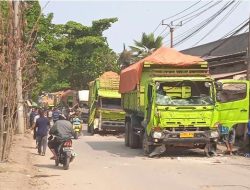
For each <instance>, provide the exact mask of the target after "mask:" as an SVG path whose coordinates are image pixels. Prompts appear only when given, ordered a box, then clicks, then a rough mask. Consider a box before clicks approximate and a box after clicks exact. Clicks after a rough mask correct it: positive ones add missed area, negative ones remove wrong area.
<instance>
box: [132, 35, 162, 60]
mask: <svg viewBox="0 0 250 190" xmlns="http://www.w3.org/2000/svg"><path fill="white" fill-rule="evenodd" d="M134 43H135V46H129V47H130V49H131V51H132V52H133V54H134V56H137V57H138V58H139V59H141V58H144V57H146V56H147V55H149V54H151V53H152V52H153V51H154V50H155V49H158V48H160V47H161V46H162V44H163V37H162V36H158V37H156V38H155V36H154V34H153V33H150V34H146V33H145V32H143V33H142V37H141V40H140V41H136V40H134Z"/></svg>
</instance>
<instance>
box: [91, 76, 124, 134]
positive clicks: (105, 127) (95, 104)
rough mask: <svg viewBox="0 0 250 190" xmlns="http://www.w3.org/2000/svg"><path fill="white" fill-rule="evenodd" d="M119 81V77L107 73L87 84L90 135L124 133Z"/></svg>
mask: <svg viewBox="0 0 250 190" xmlns="http://www.w3.org/2000/svg"><path fill="white" fill-rule="evenodd" d="M119 81H120V76H119V75H118V74H117V73H114V72H112V71H109V72H105V73H104V74H102V75H101V76H100V77H99V78H97V79H96V80H94V81H92V82H90V83H89V117H88V132H89V133H91V134H92V135H93V134H94V133H97V132H98V131H118V132H124V118H125V112H124V111H123V110H122V108H121V94H120V93H119V92H118V90H119Z"/></svg>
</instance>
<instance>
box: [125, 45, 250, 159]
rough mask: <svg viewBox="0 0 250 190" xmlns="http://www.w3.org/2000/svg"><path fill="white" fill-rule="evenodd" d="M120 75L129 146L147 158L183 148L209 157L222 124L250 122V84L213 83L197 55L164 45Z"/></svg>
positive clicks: (205, 65)
mask: <svg viewBox="0 0 250 190" xmlns="http://www.w3.org/2000/svg"><path fill="white" fill-rule="evenodd" d="M120 76H121V80H120V93H121V94H122V107H123V109H124V110H125V111H126V116H125V145H126V146H129V147H131V148H139V147H142V148H143V150H144V153H145V155H149V156H153V155H154V154H160V153H162V152H165V150H166V149H167V148H168V147H179V146H180V147H187V148H201V149H204V150H205V153H206V154H207V155H208V156H211V155H213V154H214V153H215V151H216V145H217V140H218V137H219V133H218V127H219V126H224V127H226V128H228V129H229V130H231V129H232V128H233V127H234V126H235V125H237V124H239V123H247V122H248V117H249V93H248V92H249V83H248V82H247V81H239V80H238V81H237V80H230V79H228V80H223V81H220V82H215V81H214V80H213V79H212V78H211V77H210V76H209V72H208V67H207V62H205V61H204V60H202V59H201V58H199V57H194V56H189V55H185V54H182V53H180V52H177V51H176V50H174V49H170V48H164V47H162V48H160V49H158V50H156V51H155V52H153V53H152V55H150V56H148V57H146V58H144V59H143V60H141V61H139V62H137V63H135V64H133V65H130V66H129V67H127V68H126V69H124V70H122V72H121V75H120Z"/></svg>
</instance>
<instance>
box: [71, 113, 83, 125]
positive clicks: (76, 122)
mask: <svg viewBox="0 0 250 190" xmlns="http://www.w3.org/2000/svg"><path fill="white" fill-rule="evenodd" d="M72 123H73V125H80V124H81V120H80V119H79V117H78V116H77V114H74V117H73V119H72Z"/></svg>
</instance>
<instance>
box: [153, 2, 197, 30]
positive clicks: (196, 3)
mask: <svg viewBox="0 0 250 190" xmlns="http://www.w3.org/2000/svg"><path fill="white" fill-rule="evenodd" d="M200 2H201V0H200V1H198V2H196V3H194V4H192V5H191V6H189V7H187V8H186V9H184V10H182V11H181V12H179V13H177V14H175V15H172V16H170V17H167V18H165V19H163V20H168V19H170V18H173V17H175V16H178V15H180V14H182V13H183V12H185V11H187V10H189V9H191V8H192V7H194V6H195V5H197V4H199V3H200ZM161 23H162V21H161V22H160V23H159V24H158V26H157V27H156V28H155V29H154V30H153V33H155V32H156V30H157V29H158V28H159V27H160V26H161Z"/></svg>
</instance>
